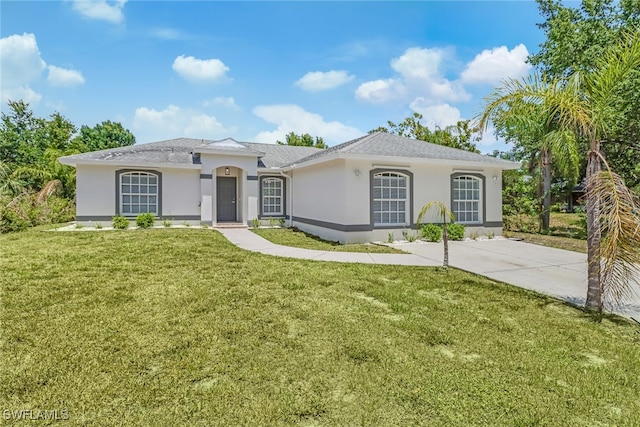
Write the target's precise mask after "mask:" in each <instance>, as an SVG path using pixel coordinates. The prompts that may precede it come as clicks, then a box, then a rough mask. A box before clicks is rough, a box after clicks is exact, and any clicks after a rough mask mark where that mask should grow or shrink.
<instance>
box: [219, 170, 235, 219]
mask: <svg viewBox="0 0 640 427" xmlns="http://www.w3.org/2000/svg"><path fill="white" fill-rule="evenodd" d="M216 193H217V201H216V202H217V203H216V206H217V212H218V219H217V221H218V222H221V221H237V220H238V217H237V214H236V212H237V209H236V178H235V177H229V176H219V177H217V180H216Z"/></svg>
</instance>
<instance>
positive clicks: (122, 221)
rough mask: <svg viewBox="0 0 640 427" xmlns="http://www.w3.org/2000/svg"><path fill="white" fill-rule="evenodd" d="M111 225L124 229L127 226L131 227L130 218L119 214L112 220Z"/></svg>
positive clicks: (117, 228)
mask: <svg viewBox="0 0 640 427" xmlns="http://www.w3.org/2000/svg"><path fill="white" fill-rule="evenodd" d="M111 225H112V226H113V228H115V229H116V230H124V229H126V228H129V220H128V219H127V218H125V217H123V216H122V215H117V216H114V217H113V219H112V220H111Z"/></svg>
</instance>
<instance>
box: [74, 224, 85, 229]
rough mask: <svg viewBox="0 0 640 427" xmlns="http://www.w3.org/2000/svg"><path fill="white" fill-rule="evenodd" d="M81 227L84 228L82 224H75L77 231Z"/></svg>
mask: <svg viewBox="0 0 640 427" xmlns="http://www.w3.org/2000/svg"><path fill="white" fill-rule="evenodd" d="M82 227H84V226H83V225H82V224H76V228H77V229H80V228H82Z"/></svg>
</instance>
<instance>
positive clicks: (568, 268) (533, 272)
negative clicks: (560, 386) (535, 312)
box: [218, 228, 640, 321]
mask: <svg viewBox="0 0 640 427" xmlns="http://www.w3.org/2000/svg"><path fill="white" fill-rule="evenodd" d="M218 231H220V233H222V234H223V235H224V236H225V237H226V238H227V239H228V240H229V241H230V242H232V243H234V244H235V245H237V246H239V247H241V248H242V249H246V250H248V251H252V252H260V253H263V254H267V255H274V256H282V257H290V258H299V259H311V260H316V261H336V262H355V263H363V264H392V265H408V266H409V265H410V266H441V265H442V258H443V248H442V243H425V242H414V243H406V244H398V245H394V247H395V248H398V249H401V250H404V251H406V252H409V253H407V254H368V253H355V252H329V251H317V250H310V249H301V248H293V247H289V246H281V245H276V244H274V243H271V242H269V241H268V240H266V239H263V238H262V237H260V236H258V235H257V234H255V233H253V232H251V231H250V230H248V229H246V228H245V229H237V228H236V229H219V230H218ZM449 265H451V266H452V267H456V268H459V269H461V270H465V271H469V272H471V273H475V274H479V275H482V276H485V277H488V278H490V279H494V280H498V281H501V282H505V283H509V284H512V285H515V286H518V287H521V288H525V289H530V290H533V291H536V292H540V293H542V294H546V295H551V296H553V297H556V298H559V299H561V300H564V301H567V302H570V303H572V304H576V305H584V302H585V298H586V294H587V256H586V254H581V253H578V252H572V251H566V250H562V249H555V248H549V247H545V246H539V245H533V244H530V243H524V242H517V241H513V240H498V239H496V240H482V241H470V242H449ZM638 282H639V283H640V278H639V280H638ZM606 311H610V312H612V313H616V314H620V315H623V316H627V317H633V318H635V319H636V320H639V321H640V300H639V299H638V297H637V296H636V299H634V300H632V301H627V302H626V303H625V304H624V306H623V307H607V308H606Z"/></svg>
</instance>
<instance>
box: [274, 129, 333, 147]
mask: <svg viewBox="0 0 640 427" xmlns="http://www.w3.org/2000/svg"><path fill="white" fill-rule="evenodd" d="M276 143H278V145H296V146H300V147H316V148H327V145H326V144H325V143H324V139H322V137H319V136H316V137H315V138H314V137H312V136H311V135H309V134H308V133H303V134H300V135H298V134H296V133H295V132H289V133H288V134H287V135H286V136H285V142H282V141H276Z"/></svg>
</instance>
